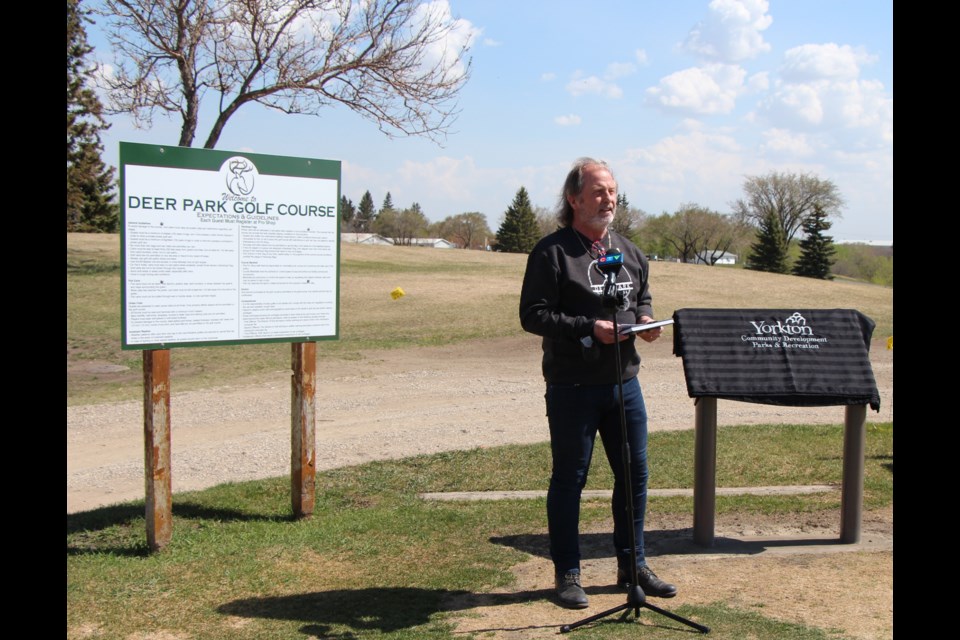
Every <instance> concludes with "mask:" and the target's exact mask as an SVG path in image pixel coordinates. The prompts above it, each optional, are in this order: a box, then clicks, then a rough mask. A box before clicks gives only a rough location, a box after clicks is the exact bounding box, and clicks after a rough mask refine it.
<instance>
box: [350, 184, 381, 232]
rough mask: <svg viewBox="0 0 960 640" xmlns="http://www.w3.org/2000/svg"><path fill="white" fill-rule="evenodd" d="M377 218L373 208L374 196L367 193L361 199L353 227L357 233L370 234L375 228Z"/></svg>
mask: <svg viewBox="0 0 960 640" xmlns="http://www.w3.org/2000/svg"><path fill="white" fill-rule="evenodd" d="M376 218H377V213H376V211H375V210H374V208H373V196H371V195H370V191H369V190H368V191H366V192H365V193H364V194H363V197H362V198H360V204H359V205H358V206H357V215H356V217H355V218H354V222H353V226H354V229H356V230H357V233H370V230H371V229H372V228H373V221H374V220H375V219H376Z"/></svg>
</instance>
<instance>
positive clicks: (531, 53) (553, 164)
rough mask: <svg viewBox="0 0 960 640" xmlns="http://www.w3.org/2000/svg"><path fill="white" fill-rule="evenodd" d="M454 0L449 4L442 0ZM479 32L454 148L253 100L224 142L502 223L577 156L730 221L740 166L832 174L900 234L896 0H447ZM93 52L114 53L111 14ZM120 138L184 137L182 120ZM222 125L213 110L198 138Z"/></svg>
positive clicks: (120, 125)
mask: <svg viewBox="0 0 960 640" xmlns="http://www.w3.org/2000/svg"><path fill="white" fill-rule="evenodd" d="M440 1H441V2H443V0H440ZM448 4H449V7H450V12H451V14H452V15H453V16H454V17H455V18H458V19H460V20H462V21H464V22H462V23H461V29H460V30H459V33H461V34H464V33H469V34H470V36H471V37H472V46H471V57H472V72H471V77H470V80H469V82H468V83H467V84H466V86H465V88H464V89H463V91H462V93H461V95H460V109H461V112H460V116H459V118H458V120H457V121H456V122H455V123H454V125H453V127H452V132H451V134H450V135H449V136H448V137H447V139H446V141H445V142H444V143H443V146H442V147H441V146H438V145H437V144H436V143H433V142H430V141H429V140H426V139H421V138H395V139H391V138H388V137H386V136H385V135H383V134H382V133H380V131H379V130H378V129H377V127H376V125H374V124H373V123H371V122H369V121H367V120H364V119H362V118H360V117H359V116H357V115H355V114H353V113H352V112H350V111H349V110H347V109H346V108H342V107H337V108H329V109H326V110H325V111H323V112H321V115H320V116H319V117H317V116H289V115H283V114H280V113H277V112H273V111H270V110H268V109H266V108H264V107H260V106H259V105H247V106H245V107H243V108H242V109H241V110H240V111H239V112H238V113H237V114H236V115H235V116H234V117H233V119H232V120H231V121H230V122H229V123H228V125H227V127H226V129H225V131H224V134H223V136H222V137H221V139H220V141H219V143H218V145H217V148H218V149H224V150H237V151H253V152H256V153H265V154H274V155H285V156H301V157H313V158H324V159H333V160H340V161H342V163H343V176H342V191H343V193H344V194H345V195H346V196H347V197H348V198H350V199H352V200H353V201H354V203H357V202H359V200H360V197H361V196H362V195H363V193H364V191H366V190H368V189H369V190H370V193H371V195H372V196H373V199H374V202H375V203H376V204H377V206H379V205H380V204H381V202H382V201H383V198H384V196H385V195H386V193H387V192H388V191H389V192H390V193H391V196H392V199H393V203H394V205H395V206H398V207H406V206H409V205H410V204H412V203H413V202H418V203H419V204H420V205H421V207H422V208H423V211H424V213H425V214H426V215H427V217H428V218H429V219H430V220H432V221H436V220H441V219H443V218H444V217H446V216H449V215H455V214H458V213H463V212H465V211H480V212H482V213H484V214H485V215H486V216H487V220H488V221H489V223H490V227H491V229H492V230H493V231H496V229H497V227H498V226H499V223H500V221H501V220H502V217H503V212H504V211H505V210H506V208H507V207H508V206H509V205H510V202H511V200H512V199H513V197H514V195H515V194H516V191H517V189H518V188H519V187H520V186H525V187H526V188H527V190H528V191H529V193H530V198H531V201H532V202H533V204H534V205H538V206H542V207H548V208H552V207H553V206H554V204H555V202H556V199H557V194H558V192H559V189H560V186H561V184H562V182H563V178H564V175H565V174H566V171H567V170H568V169H569V166H570V164H571V163H572V162H573V161H574V160H575V159H576V158H578V157H580V156H593V157H596V158H602V159H605V160H607V162H609V163H610V165H611V166H612V168H613V170H614V174H615V176H616V178H617V180H618V182H619V185H620V191H621V192H622V193H625V194H626V195H627V197H628V199H629V201H630V204H631V205H632V206H634V207H638V208H640V209H643V210H644V211H646V212H647V213H648V214H652V215H657V214H660V213H663V212H673V211H675V210H676V209H677V208H679V206H680V205H681V204H685V203H696V204H699V205H701V206H706V207H709V208H711V209H713V210H715V211H719V212H721V213H727V212H729V211H730V209H731V207H730V203H731V202H732V201H733V200H736V199H737V198H739V197H740V196H741V195H742V187H743V181H744V177H745V176H752V175H762V174H766V173H768V172H771V171H779V172H795V173H811V174H814V175H816V176H817V177H819V178H821V179H826V180H831V181H832V182H833V183H834V184H835V185H836V186H837V188H838V190H839V192H840V194H841V195H842V196H843V198H844V199H845V201H846V206H845V207H844V209H843V210H842V215H843V217H842V219H839V220H834V225H833V228H832V229H831V230H830V232H829V233H830V234H831V235H833V237H834V239H835V240H838V241H868V242H878V243H890V242H892V241H893V3H892V0H842V1H839V2H838V1H837V0H830V1H827V0H790V1H778V0H772V1H770V2H767V1H764V0H713V2H709V1H708V0H671V1H668V2H664V1H662V0H659V1H653V0H609V1H603V0H599V1H598V2H595V3H585V2H582V1H580V2H572V1H568V0H549V1H548V0H512V1H508V0H449V2H448ZM88 37H89V40H90V43H91V44H92V45H93V46H94V47H95V49H96V51H95V56H96V57H97V58H98V59H100V60H102V61H104V62H110V59H111V57H110V53H109V50H108V48H107V44H106V42H105V39H104V38H103V36H102V34H100V32H99V31H98V27H97V26H96V25H90V26H89V27H88ZM110 122H111V123H112V127H111V129H110V130H109V131H107V132H106V134H104V135H103V142H104V146H105V148H106V153H105V159H106V160H107V162H109V163H111V164H113V165H115V164H116V162H117V155H118V142H120V141H127V142H142V143H150V144H175V143H176V141H177V139H178V137H179V122H176V121H172V120H166V119H164V118H162V117H161V118H157V119H155V121H154V126H153V128H152V129H149V130H143V129H136V128H135V127H134V126H133V122H132V118H129V117H121V116H117V117H113V118H111V120H110ZM210 124H211V121H210V119H209V118H206V119H201V122H200V127H199V131H200V134H199V135H198V138H199V139H200V142H199V143H197V144H202V140H203V138H205V136H206V132H207V131H208V130H209V127H210Z"/></svg>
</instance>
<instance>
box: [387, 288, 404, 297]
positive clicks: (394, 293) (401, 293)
mask: <svg viewBox="0 0 960 640" xmlns="http://www.w3.org/2000/svg"><path fill="white" fill-rule="evenodd" d="M405 295H406V292H405V291H404V290H403V289H401V288H400V287H397V288H396V289H394V290H393V291H391V292H390V297H391V298H393V299H394V300H399V299H400V298H402V297H403V296H405Z"/></svg>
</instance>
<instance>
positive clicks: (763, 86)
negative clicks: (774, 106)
mask: <svg viewBox="0 0 960 640" xmlns="http://www.w3.org/2000/svg"><path fill="white" fill-rule="evenodd" d="M769 88H770V74H768V73H767V72H766V71H761V72H760V73H755V74H753V75H752V76H750V77H749V78H747V91H749V92H750V93H757V92H760V91H766V90H767V89H769Z"/></svg>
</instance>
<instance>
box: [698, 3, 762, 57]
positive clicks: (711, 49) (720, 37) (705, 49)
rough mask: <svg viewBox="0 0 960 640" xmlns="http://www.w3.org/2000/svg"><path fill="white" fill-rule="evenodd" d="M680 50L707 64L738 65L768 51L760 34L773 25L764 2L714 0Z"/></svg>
mask: <svg viewBox="0 0 960 640" xmlns="http://www.w3.org/2000/svg"><path fill="white" fill-rule="evenodd" d="M709 8H710V12H709V14H708V15H707V18H706V19H705V20H703V21H701V22H698V23H697V25H696V26H695V27H693V29H691V30H690V33H689V34H688V35H687V39H686V41H685V42H684V43H683V47H684V48H685V49H686V50H687V51H690V52H691V53H694V54H696V55H699V56H702V57H704V58H707V59H708V60H718V61H721V62H739V61H740V60H746V59H748V58H754V57H756V56H758V55H759V54H761V53H766V52H767V51H770V44H769V43H767V42H765V41H764V40H763V34H762V33H761V32H762V31H764V30H765V29H766V28H767V27H769V26H770V24H771V23H772V22H773V18H772V17H771V16H770V15H768V14H767V10H768V9H769V8H770V5H769V3H768V2H767V0H713V1H712V2H711V3H710V7H709Z"/></svg>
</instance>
